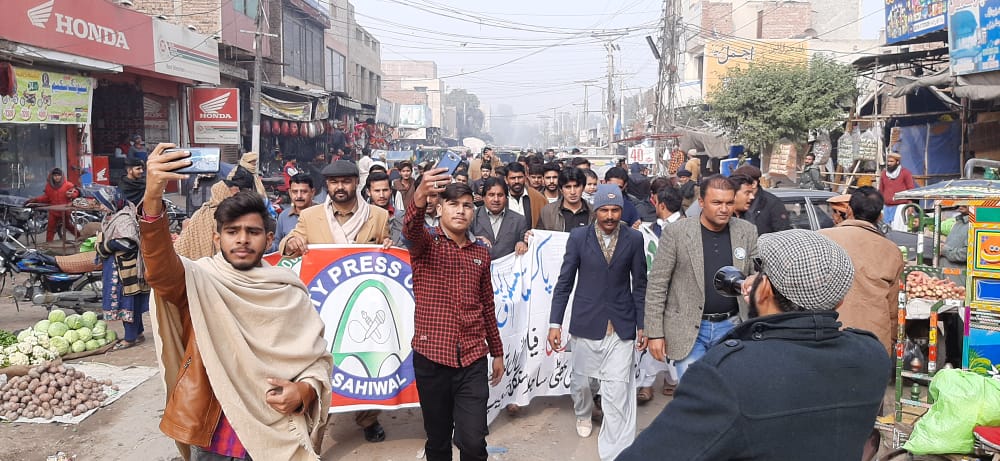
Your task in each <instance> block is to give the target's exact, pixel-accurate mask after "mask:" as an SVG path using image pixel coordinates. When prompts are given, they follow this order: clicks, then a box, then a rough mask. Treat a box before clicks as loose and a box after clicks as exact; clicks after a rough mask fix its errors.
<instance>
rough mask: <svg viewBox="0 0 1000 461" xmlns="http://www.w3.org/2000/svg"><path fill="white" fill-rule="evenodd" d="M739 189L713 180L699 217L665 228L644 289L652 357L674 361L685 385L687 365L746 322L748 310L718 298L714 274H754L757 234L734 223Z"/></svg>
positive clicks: (705, 190)
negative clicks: (731, 269)
mask: <svg viewBox="0 0 1000 461" xmlns="http://www.w3.org/2000/svg"><path fill="white" fill-rule="evenodd" d="M735 200H736V185H735V184H733V182H732V181H730V180H729V178H726V177H724V176H721V175H715V176H711V177H708V178H705V181H704V182H703V183H702V188H701V197H700V199H699V203H700V205H701V214H700V215H699V216H698V217H697V218H695V217H694V216H692V218H695V219H682V220H680V221H679V222H677V223H676V224H673V225H670V226H666V227H665V228H663V234H662V235H661V236H660V241H659V244H658V245H657V248H656V257H655V258H654V259H653V268H652V270H650V272H649V285H648V286H647V288H646V331H647V333H649V351H650V354H652V356H653V358H655V359H656V360H659V361H661V362H662V361H665V360H666V359H667V358H670V359H673V360H676V361H677V362H676V367H677V375H678V377H679V378H680V379H681V380H682V381H683V379H684V372H685V371H686V370H687V368H688V366H690V365H691V364H692V363H694V362H695V361H697V360H698V359H700V358H701V357H702V356H703V355H705V351H707V350H708V348H710V347H711V346H712V345H713V344H715V343H716V342H717V341H718V340H719V338H722V337H723V336H725V335H726V333H729V331H730V330H732V329H733V327H735V326H737V325H739V324H740V323H742V322H743V320H744V319H746V318H747V306H746V305H745V304H740V303H738V302H737V300H736V299H734V298H728V297H725V296H722V295H720V294H719V292H718V291H716V290H715V288H713V286H712V279H713V277H714V276H715V272H716V271H718V270H719V268H721V267H723V266H736V267H737V268H738V269H740V270H741V271H743V273H745V274H746V273H750V272H751V269H753V265H752V261H753V258H755V257H756V256H757V230H756V229H755V228H754V227H753V224H750V223H748V222H746V221H744V220H742V219H738V218H733V205H734V202H735Z"/></svg>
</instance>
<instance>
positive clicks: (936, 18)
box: [885, 0, 948, 45]
mask: <svg viewBox="0 0 1000 461" xmlns="http://www.w3.org/2000/svg"><path fill="white" fill-rule="evenodd" d="M947 12H948V2H947V1H946V0H886V2H885V43H886V44H887V45H892V44H894V43H899V42H904V41H907V40H910V39H914V38H917V37H919V36H921V35H924V34H929V33H931V32H935V31H939V30H942V29H944V27H945V14H946V13H947Z"/></svg>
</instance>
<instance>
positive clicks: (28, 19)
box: [3, 0, 218, 72]
mask: <svg viewBox="0 0 1000 461" xmlns="http://www.w3.org/2000/svg"><path fill="white" fill-rule="evenodd" d="M3 4H4V9H3V11H4V25H3V38H4V39H6V40H11V41H14V42H19V43H24V44H27V45H34V46H38V47H41V48H47V49H50V50H58V51H61V52H63V53H69V54H75V55H78V56H86V57H88V58H93V59H100V60H103V61H110V62H114V63H118V64H122V65H128V66H133V67H140V68H144V69H151V68H152V67H153V66H152V63H153V62H154V59H153V46H152V45H153V24H152V23H153V19H152V18H151V17H149V16H147V15H145V14H142V13H139V12H137V11H132V10H130V9H128V8H125V7H121V6H118V5H115V4H113V3H112V2H108V1H79V0H4V2H3ZM216 72H218V69H216Z"/></svg>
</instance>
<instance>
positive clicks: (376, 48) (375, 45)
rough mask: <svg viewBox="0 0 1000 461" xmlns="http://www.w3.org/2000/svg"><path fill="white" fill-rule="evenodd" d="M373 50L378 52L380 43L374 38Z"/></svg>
mask: <svg viewBox="0 0 1000 461" xmlns="http://www.w3.org/2000/svg"><path fill="white" fill-rule="evenodd" d="M372 49H373V50H375V51H378V42H376V41H375V39H374V38H373V39H372Z"/></svg>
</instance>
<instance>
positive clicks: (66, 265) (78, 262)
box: [55, 251, 101, 274]
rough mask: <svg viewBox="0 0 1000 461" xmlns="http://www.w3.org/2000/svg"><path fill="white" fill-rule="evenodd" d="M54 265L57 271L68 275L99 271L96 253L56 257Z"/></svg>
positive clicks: (99, 264) (99, 266)
mask: <svg viewBox="0 0 1000 461" xmlns="http://www.w3.org/2000/svg"><path fill="white" fill-rule="evenodd" d="M55 258H56V263H58V264H59V269H61V270H63V271H65V272H66V273H69V274H84V273H87V272H95V271H99V270H101V263H100V262H96V261H97V252H96V251H88V252H85V253H77V254H75V255H69V256H56V257H55Z"/></svg>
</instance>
